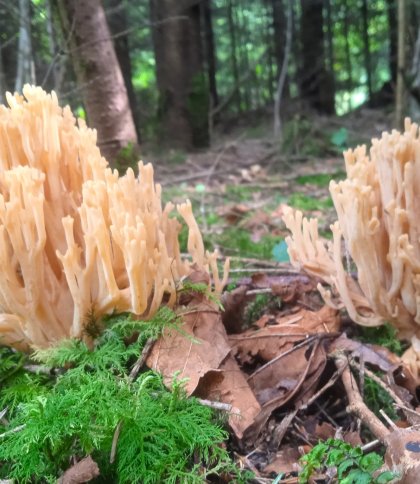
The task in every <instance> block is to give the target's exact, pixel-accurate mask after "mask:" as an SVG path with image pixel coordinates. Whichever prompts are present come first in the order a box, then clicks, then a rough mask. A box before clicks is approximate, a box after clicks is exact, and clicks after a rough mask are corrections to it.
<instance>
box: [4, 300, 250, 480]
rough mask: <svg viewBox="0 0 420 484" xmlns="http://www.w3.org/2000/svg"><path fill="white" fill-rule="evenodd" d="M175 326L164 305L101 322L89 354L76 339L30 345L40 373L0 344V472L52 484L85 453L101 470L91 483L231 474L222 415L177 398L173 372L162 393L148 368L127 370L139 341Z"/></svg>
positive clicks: (138, 349)
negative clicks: (152, 313) (145, 314)
mask: <svg viewBox="0 0 420 484" xmlns="http://www.w3.org/2000/svg"><path fill="white" fill-rule="evenodd" d="M177 324H178V320H177V318H176V316H175V315H174V313H172V311H170V310H169V309H162V310H161V311H160V312H159V313H158V314H157V316H156V317H155V318H154V320H153V321H149V322H147V323H142V322H138V321H132V320H131V319H130V317H128V316H127V317H125V316H123V317H121V316H120V317H114V318H110V320H109V321H107V322H106V325H105V329H104V331H103V333H102V334H101V336H100V337H99V338H98V339H97V341H96V343H95V348H94V350H93V351H92V350H91V349H90V348H88V347H87V346H86V344H85V343H84V342H81V341H76V340H68V341H64V342H62V343H60V344H59V345H58V346H57V347H54V348H51V349H48V350H42V351H37V352H36V353H35V354H34V355H33V357H32V360H33V361H32V363H31V364H32V365H33V362H34V361H35V362H36V363H37V364H38V365H41V366H39V367H38V369H39V370H41V371H42V370H43V371H44V372H43V373H42V374H38V373H37V368H36V367H34V366H31V367H30V370H29V367H28V366H27V365H28V364H29V361H28V359H27V357H26V356H25V355H23V354H20V353H18V352H14V351H12V350H10V349H5V348H3V349H2V350H1V351H2V355H1V356H2V359H1V364H0V378H1V382H2V387H1V390H0V406H1V408H2V409H5V415H4V416H3V420H2V426H1V436H0V438H1V446H0V462H1V466H0V476H1V477H2V478H8V479H10V478H12V479H15V480H16V482H19V483H24V482H39V483H41V482H56V480H57V478H58V477H59V476H60V475H61V474H62V473H63V472H64V471H65V470H66V469H67V468H68V467H70V466H71V462H72V460H73V459H76V460H78V459H80V458H83V457H85V456H86V455H89V454H90V455H92V457H93V458H94V460H95V461H96V462H97V463H98V465H99V467H100V470H101V477H99V478H98V479H97V482H118V483H136V482H141V483H160V482H173V483H176V482H188V483H189V482H203V481H204V480H205V479H206V478H207V476H210V475H219V474H222V473H226V474H227V475H231V476H232V478H233V479H234V478H237V479H239V480H241V477H240V473H239V472H238V471H237V470H236V469H235V467H234V466H233V464H232V463H231V460H230V457H229V455H228V453H227V451H226V450H225V447H224V446H223V445H222V444H223V442H224V441H225V440H226V439H227V437H228V434H227V432H226V430H225V429H224V428H223V421H222V420H220V417H218V416H217V415H216V414H215V412H214V411H213V410H212V409H211V408H209V407H206V406H203V405H201V404H200V403H199V402H198V401H197V400H195V399H194V398H187V397H186V395H185V393H184V390H183V382H182V381H181V380H178V379H177V377H176V375H174V378H173V384H172V388H171V389H167V388H166V387H165V386H164V384H163V381H162V378H161V376H160V375H158V374H156V373H154V372H151V371H143V372H142V373H140V375H138V377H137V378H135V379H134V378H132V377H130V376H129V373H130V370H131V368H132V366H133V364H134V363H135V362H136V360H137V358H138V357H139V355H140V354H141V351H142V348H143V346H144V344H145V342H146V341H147V340H148V339H149V338H151V337H152V338H156V337H157V336H158V335H159V334H160V331H161V330H162V329H163V328H164V327H167V326H172V327H174V328H175V327H176V326H177ZM133 334H137V335H138V337H136V338H133ZM45 368H48V369H50V372H49V373H48V372H47V374H45ZM117 427H120V433H119V437H118V440H117V442H116V453H115V461H114V462H113V463H110V460H112V459H110V456H111V453H112V447H113V442H114V439H115V431H116V428H117ZM235 476H236V477H235ZM244 480H245V478H244Z"/></svg>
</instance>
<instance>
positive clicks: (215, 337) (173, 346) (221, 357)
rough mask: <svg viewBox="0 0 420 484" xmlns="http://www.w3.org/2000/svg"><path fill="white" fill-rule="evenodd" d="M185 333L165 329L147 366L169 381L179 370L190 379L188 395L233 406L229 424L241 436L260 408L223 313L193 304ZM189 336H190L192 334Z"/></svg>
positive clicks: (184, 376) (203, 305) (181, 374)
mask: <svg viewBox="0 0 420 484" xmlns="http://www.w3.org/2000/svg"><path fill="white" fill-rule="evenodd" d="M182 319H183V324H182V327H181V329H182V333H180V332H179V331H175V330H165V332H164V334H163V336H162V337H161V338H160V339H159V340H158V341H157V343H156V344H155V345H154V347H153V349H152V352H151V354H150V356H149V358H148V359H147V365H148V366H149V367H150V368H152V369H154V370H157V371H159V372H160V373H161V374H162V375H163V378H164V381H165V384H167V385H169V384H170V383H171V382H172V379H173V375H174V373H175V372H179V378H187V383H186V391H187V394H188V395H191V394H193V393H194V394H195V395H196V396H199V397H201V398H206V399H209V400H215V401H221V402H223V403H228V404H231V405H232V407H233V408H232V415H230V417H229V423H230V425H231V427H232V429H233V430H234V432H235V434H236V435H237V437H238V438H241V437H242V434H243V432H244V430H245V429H246V428H248V427H249V426H250V425H251V424H252V423H253V421H254V417H255V416H256V415H257V414H258V413H259V411H260V405H259V404H258V402H257V400H256V398H255V396H254V394H253V392H252V390H251V388H250V387H249V385H248V383H247V382H246V379H245V377H244V376H243V374H242V372H241V370H240V368H239V366H238V365H237V363H236V361H235V360H234V359H233V358H232V357H231V356H230V346H229V342H228V339H227V335H226V331H225V328H224V326H223V324H222V321H221V316H220V312H219V311H218V310H217V309H216V308H215V306H214V305H212V304H211V303H209V302H208V301H204V302H201V303H199V304H198V305H191V306H189V308H188V311H187V312H186V313H185V314H184V315H183V316H182ZM188 336H189V337H188Z"/></svg>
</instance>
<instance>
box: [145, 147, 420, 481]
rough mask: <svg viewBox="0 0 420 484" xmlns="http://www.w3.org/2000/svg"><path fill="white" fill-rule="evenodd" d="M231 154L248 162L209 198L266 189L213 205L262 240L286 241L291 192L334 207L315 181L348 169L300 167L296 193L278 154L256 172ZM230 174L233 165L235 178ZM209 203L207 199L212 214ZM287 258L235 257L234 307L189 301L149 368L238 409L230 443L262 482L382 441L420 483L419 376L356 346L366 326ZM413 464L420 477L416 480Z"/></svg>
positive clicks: (220, 178) (325, 210)
mask: <svg viewBox="0 0 420 484" xmlns="http://www.w3.org/2000/svg"><path fill="white" fill-rule="evenodd" d="M239 146H240V145H238V147H237V148H238V150H236V151H238V152H239V151H240V150H241V149H242V148H239ZM253 146H256V145H253ZM225 156H226V157H232V156H234V157H235V156H237V159H236V158H235V160H237V161H238V163H239V165H238V163H236V161H232V163H231V162H230V161H229V163H225V164H221V165H220V167H223V169H221V170H220V173H217V174H215V176H213V183H212V184H211V186H209V184H208V183H206V186H205V191H204V193H205V196H206V197H208V198H210V197H215V198H214V199H216V200H217V197H218V196H219V197H220V200H222V199H223V200H226V198H227V197H226V195H227V193H228V191H227V184H226V181H228V183H229V184H231V185H233V186H237V187H238V193H239V188H241V189H242V187H245V188H246V187H251V186H252V187H257V188H258V187H259V190H260V191H259V192H258V191H257V192H255V191H254V192H253V193H252V200H251V201H245V200H244V199H241V198H240V197H238V198H237V199H236V200H234V199H232V198H231V199H230V201H231V202H232V203H230V204H229V205H227V206H226V205H223V206H222V207H219V208H217V207H213V211H214V213H217V216H218V217H220V218H221V220H223V222H224V223H225V226H223V227H222V230H225V228H226V227H232V228H233V229H234V228H241V229H242V230H243V229H245V230H247V231H248V232H249V234H250V238H251V240H252V241H253V242H258V241H259V240H261V237H262V236H265V235H266V234H270V235H273V234H276V235H280V236H284V235H286V234H285V231H284V227H283V226H282V223H281V215H282V212H283V209H284V206H285V205H287V204H288V200H291V199H292V197H289V195H293V194H294V193H297V192H299V197H300V198H299V197H295V200H296V201H298V202H299V203H306V201H307V200H308V201H309V197H312V198H314V199H316V198H319V199H322V200H324V198H325V197H326V196H327V194H328V192H327V188H326V187H325V189H322V188H321V187H320V188H316V189H314V186H313V185H311V181H310V180H311V176H312V175H314V174H317V173H318V174H319V173H320V172H324V173H326V171H328V173H331V174H333V173H339V170H341V169H342V168H341V163H340V165H339V166H338V165H337V162H336V161H335V160H328V163H326V161H325V160H321V161H319V163H318V162H316V161H315V162H314V163H312V164H308V163H306V164H305V165H301V166H300V165H297V166H296V167H295V166H294V168H293V172H294V173H293V175H294V179H295V180H296V179H297V178H299V177H300V178H301V179H300V181H299V183H300V186H299V187H298V185H299V183H298V182H296V183H294V184H293V179H292V178H291V177H288V176H287V175H280V176H279V177H277V178H276V179H274V178H270V180H269V181H268V176H266V175H265V174H266V173H267V170H266V169H265V167H266V163H268V165H270V164H272V163H273V159H272V153H271V152H270V149H268V155H266V152H264V150H262V154H261V155H255V156H254V159H257V160H258V165H260V166H262V169H261V170H260V169H259V170H257V171H255V172H253V171H252V169H250V168H248V166H249V167H251V166H252V163H251V162H249V165H248V159H247V158H246V157H244V156H242V155H241V156H239V154H237V153H236V152H235V150H227V151H226V153H225ZM249 159H250V160H251V159H252V156H251V157H249ZM240 160H242V161H240ZM240 163H242V167H241V166H240ZM317 163H318V164H317ZM204 165H205V164H204ZM244 165H245V166H244ZM318 165H319V166H318ZM227 166H232V169H231V172H232V173H231V174H228V170H229V169H228V168H225V167H227ZM325 168H327V170H326V169H325ZM235 171H236V172H239V173H235ZM264 176H266V178H264ZM206 177H207V175H206ZM204 178H205V177H204V175H203V179H204ZM197 179H199V177H195V178H194V183H196V180H197ZM303 180H305V183H302V181H303ZM290 181H292V183H290ZM206 182H208V179H206ZM279 186H281V187H282V194H284V196H283V198H282V199H280V200H279V199H278V198H276V196H275V195H273V203H269V202H267V200H266V197H267V195H269V194H270V189H271V188H272V189H275V190H278V189H279ZM262 193H264V195H262ZM271 193H273V192H271ZM288 197H289V198H288ZM305 197H306V198H305ZM203 201H204V198H203V197H202V198H201V206H202V208H203V206H205V203H204V202H203ZM261 201H263V202H264V203H263V204H261ZM312 205H314V204H313V203H312V202H311V203H307V205H306V209H305V208H304V210H306V213H307V212H308V210H309V211H311V210H312V212H313V211H314V209H312V208H311V207H312ZM308 207H309V208H308ZM315 211H316V212H318V213H321V212H320V211H319V210H318V209H315ZM322 217H323V219H324V223H325V227H328V225H329V223H330V222H331V221H332V220H333V218H334V215H333V210H330V209H329V206H328V204H325V206H324V205H323V206H322ZM220 227H221V226H220V225H219V226H218V230H220ZM321 228H322V227H321ZM210 230H211V227H210ZM221 250H222V252H223V247H221ZM283 252H284V247H283V246H282V245H281V242H280V243H277V246H276V248H275V250H273V257H274V263H273V261H272V260H270V261H269V260H258V259H257V258H255V257H254V256H253V255H250V257H249V256H248V258H247V256H246V254H245V255H244V256H243V257H237V258H236V259H237V260H238V261H239V262H240V263H241V264H242V265H241V266H239V268H238V269H237V271H238V273H239V274H240V273H241V272H242V271H243V272H244V275H245V277H242V278H241V277H239V278H238V277H236V278H231V279H230V281H229V285H230V290H229V292H225V293H224V294H223V296H222V300H221V302H222V304H223V307H224V310H223V311H221V312H220V311H219V310H218V309H217V308H216V307H215V306H214V305H212V304H209V303H208V302H207V303H206V302H203V300H202V299H200V300H191V301H189V302H188V304H186V305H185V306H184V307H182V308H180V312H181V317H182V320H183V321H184V324H183V326H182V332H184V333H185V334H184V335H182V334H181V333H176V332H173V333H169V332H168V333H165V334H164V335H163V337H162V338H161V340H160V341H158V342H157V343H156V344H155V347H154V349H153V352H152V354H151V355H150V357H149V360H148V364H149V366H151V367H153V368H156V369H158V370H159V371H160V372H162V373H163V374H164V376H165V379H166V381H167V382H168V383H169V382H170V381H171V380H172V377H173V374H174V373H175V372H179V375H180V377H181V378H186V379H187V383H186V385H187V391H188V393H189V394H190V395H193V396H197V397H199V398H205V399H208V400H210V401H213V402H224V403H228V404H230V405H232V411H231V412H230V414H229V416H228V423H229V426H230V429H231V436H232V438H231V441H230V443H229V446H230V449H231V451H232V453H233V454H234V455H235V456H236V458H237V461H238V463H239V464H240V465H241V466H245V467H247V468H249V469H250V470H252V471H253V472H254V474H255V478H256V481H255V482H270V480H271V479H274V480H276V482H290V483H292V482H298V478H297V473H298V471H299V468H300V465H299V458H300V456H302V455H303V454H305V453H307V452H309V451H310V450H311V448H312V447H313V446H315V445H316V444H317V443H318V441H319V440H326V439H328V438H336V439H342V440H344V441H346V442H348V443H350V444H351V445H354V446H358V445H360V446H366V448H375V446H376V447H378V446H381V445H382V448H384V449H385V450H386V462H387V465H388V466H389V467H390V468H392V467H395V466H397V467H398V466H399V468H401V469H402V471H403V474H404V472H405V475H406V476H407V479H406V480H405V481H404V482H408V483H410V482H417V481H415V480H410V475H411V476H412V475H415V476H417V475H418V471H419V470H420V469H418V464H415V465H414V464H413V462H412V460H413V459H412V454H410V451H407V448H406V446H407V445H408V444H407V442H408V443H410V445H411V446H412V447H413V448H414V447H415V444H416V443H419V442H420V439H419V438H418V437H419V436H418V432H417V431H416V429H415V428H413V427H412V422H413V421H414V422H415V421H417V422H418V421H420V414H419V413H418V411H417V407H418V405H419V402H418V400H417V395H416V391H417V385H416V381H415V379H414V378H413V377H412V376H411V374H410V371H409V369H408V368H407V367H405V366H404V365H403V364H402V362H401V360H400V357H399V356H398V355H396V354H394V353H392V352H391V351H390V350H388V349H386V348H384V347H382V346H378V345H372V344H366V343H362V342H360V341H359V340H358V335H359V333H360V331H361V330H360V329H359V328H357V327H355V325H354V324H353V323H351V322H350V323H349V320H348V317H346V315H345V314H343V313H341V312H339V311H337V310H336V309H332V308H330V307H328V306H326V305H324V303H323V301H322V300H321V299H320V297H319V294H318V292H317V291H316V286H317V284H318V282H319V281H317V280H316V279H314V278H310V277H308V276H307V275H306V274H303V273H298V272H296V271H295V270H293V269H291V267H290V266H288V265H287V264H280V263H277V264H276V263H275V261H278V262H283V261H284V254H283ZM251 257H252V258H251ZM235 270H236V269H235ZM235 270H234V271H232V273H234V272H235ZM247 272H248V274H250V275H248V274H247ZM262 294H263V295H265V296H266V297H267V300H266V304H265V305H264V307H263V310H262V313H261V314H258V315H255V317H253V318H251V320H250V321H247V320H246V319H247V317H246V316H247V314H249V308H250V307H251V306H252V304H253V302H254V301H255V300H256V298H257V297H259V296H260V295H262ZM274 300H275V304H272V302H273V301H274ZM182 314H183V315H182ZM185 335H187V337H186V336H185ZM349 375H350V376H351V378H350V377H349ZM349 378H350V379H349ZM373 378H376V380H372V379H373ZM349 381H350V382H351V385H350V387H349V386H348V385H347V386H346V382H347V383H348V382H349ZM370 381H374V382H375V385H377V387H378V388H379V389H380V390H381V391H383V392H384V393H385V397H383V396H382V397H381V398H382V400H380V405H382V406H383V407H384V409H385V413H384V415H385V417H383V416H382V415H376V414H373V413H369V412H368V410H369V408H368V406H369V404H370V403H372V402H370V401H369V398H376V396H375V397H371V396H369V393H368V388H367V386H368V385H367V383H368V382H370ZM349 388H350V389H349ZM386 405H389V406H392V407H394V408H396V410H397V412H398V418H399V420H397V421H396V422H390V420H389V418H388V417H387V409H386ZM416 419H417V420H416ZM370 423H373V425H369V424H370ZM375 425H376V427H375ZM375 428H376V429H379V431H378V432H376V433H375ZM413 442H414V443H413ZM419 448H420V444H419ZM413 465H414V469H415V470H414V471H413V470H410V471H407V472H406V470H407V468H408V467H409V466H413ZM407 466H408V467H407ZM410 473H411V474H410Z"/></svg>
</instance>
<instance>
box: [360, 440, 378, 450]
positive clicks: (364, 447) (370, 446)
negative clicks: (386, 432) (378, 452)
mask: <svg viewBox="0 0 420 484" xmlns="http://www.w3.org/2000/svg"><path fill="white" fill-rule="evenodd" d="M379 445H381V441H380V440H378V439H375V440H372V442H368V443H367V444H365V445H362V447H361V449H362V451H363V452H364V453H366V452H370V451H371V450H372V449H376V447H378V446H379Z"/></svg>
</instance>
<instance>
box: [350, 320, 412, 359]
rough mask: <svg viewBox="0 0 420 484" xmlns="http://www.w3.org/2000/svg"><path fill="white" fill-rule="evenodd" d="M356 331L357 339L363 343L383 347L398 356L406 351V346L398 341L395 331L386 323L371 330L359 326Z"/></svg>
mask: <svg viewBox="0 0 420 484" xmlns="http://www.w3.org/2000/svg"><path fill="white" fill-rule="evenodd" d="M358 330H359V335H358V339H359V340H360V341H362V342H363V343H370V344H376V345H379V346H383V347H385V348H387V349H389V350H390V351H392V352H393V353H395V354H397V355H399V356H401V355H402V354H403V353H404V351H405V350H406V349H407V345H406V344H404V343H403V342H402V341H401V340H399V339H398V335H397V330H396V329H395V328H394V327H393V326H391V325H390V324H388V323H387V324H383V325H382V326H377V327H372V328H368V327H365V326H360V327H358Z"/></svg>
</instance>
